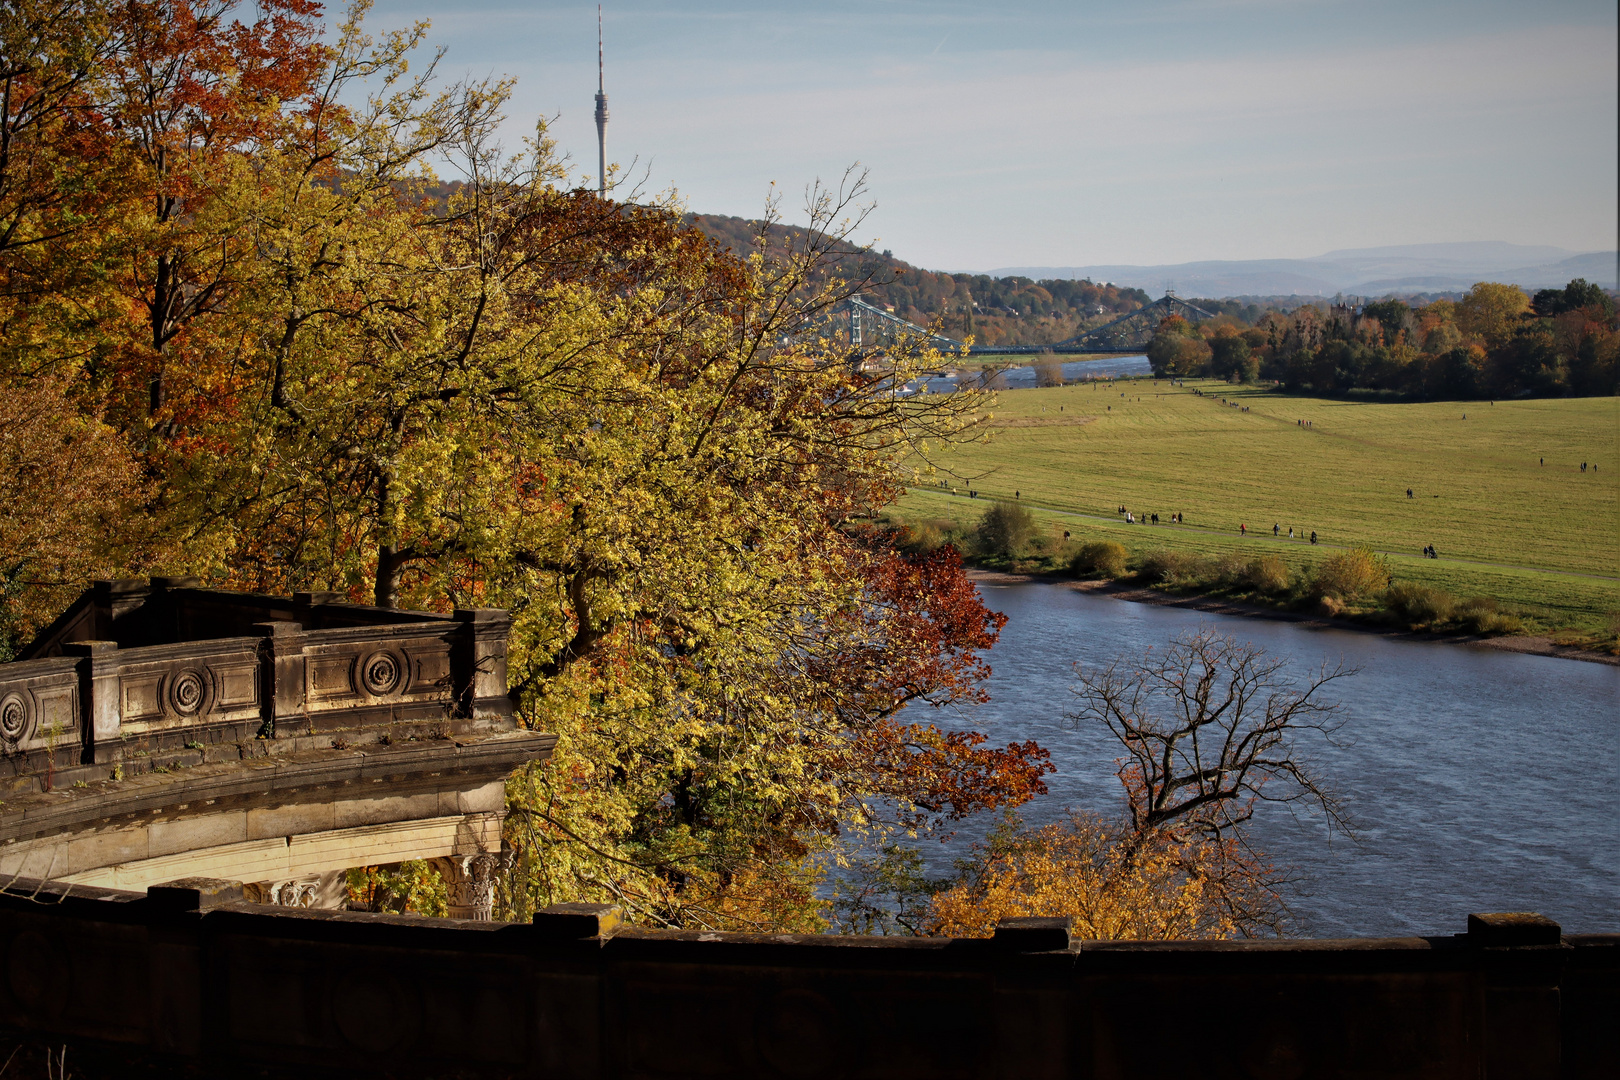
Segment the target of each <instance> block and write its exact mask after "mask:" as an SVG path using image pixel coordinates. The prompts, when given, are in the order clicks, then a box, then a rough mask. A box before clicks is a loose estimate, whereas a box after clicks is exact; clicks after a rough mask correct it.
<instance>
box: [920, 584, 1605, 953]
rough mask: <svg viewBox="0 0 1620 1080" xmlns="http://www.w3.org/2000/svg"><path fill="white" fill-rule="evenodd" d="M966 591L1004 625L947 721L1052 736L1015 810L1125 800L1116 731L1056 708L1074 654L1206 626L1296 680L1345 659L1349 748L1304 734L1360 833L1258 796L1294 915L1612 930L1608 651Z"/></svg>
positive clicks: (1084, 597) (1364, 927) (971, 828)
mask: <svg viewBox="0 0 1620 1080" xmlns="http://www.w3.org/2000/svg"><path fill="white" fill-rule="evenodd" d="M980 588H981V592H982V595H983V596H984V599H985V602H986V603H987V604H988V605H989V606H990V607H992V608H993V609H995V610H997V611H1000V612H1003V613H1004V614H1005V615H1006V616H1007V626H1006V629H1005V630H1003V631H1002V635H1001V640H1000V641H999V642H998V643H997V644H996V646H995V648H994V649H993V650H992V651H991V653H990V656H989V660H990V663H991V664H992V666H993V668H994V674H993V675H992V677H991V679H990V681H989V686H988V689H989V691H990V694H991V701H990V703H988V704H986V705H982V706H975V707H973V708H971V709H968V710H965V715H964V716H963V717H962V719H963V720H965V721H966V722H967V723H968V724H970V725H972V726H975V727H978V728H980V729H981V730H984V731H986V732H988V733H989V734H990V736H991V741H992V742H993V743H996V744H1004V743H1006V742H1008V741H1010V740H1014V739H1029V738H1034V739H1038V740H1039V741H1040V743H1041V745H1043V746H1045V747H1046V748H1047V749H1049V750H1050V751H1051V753H1052V761H1053V763H1054V764H1055V765H1056V766H1057V772H1056V773H1055V774H1053V775H1052V776H1050V777H1049V778H1048V786H1049V788H1050V794H1048V795H1046V796H1043V797H1041V798H1038V799H1036V800H1035V801H1033V802H1031V803H1029V804H1028V805H1026V806H1025V807H1024V808H1023V814H1024V818H1025V820H1026V822H1028V823H1031V824H1041V823H1045V822H1047V821H1050V820H1053V819H1056V818H1058V817H1060V816H1061V815H1062V813H1063V811H1064V809H1065V808H1067V807H1074V808H1076V809H1090V810H1113V809H1116V808H1118V807H1119V806H1120V805H1121V803H1120V796H1119V791H1120V788H1119V781H1118V780H1116V779H1115V778H1114V775H1113V770H1114V760H1115V758H1116V757H1117V756H1118V755H1119V750H1118V744H1117V743H1115V742H1114V741H1113V737H1112V736H1111V735H1110V734H1109V733H1108V732H1107V730H1106V729H1104V728H1102V727H1101V726H1100V725H1098V726H1096V727H1095V728H1076V727H1075V726H1074V725H1072V724H1070V723H1068V722H1066V721H1065V720H1064V719H1063V716H1062V714H1063V713H1064V712H1065V711H1067V710H1069V709H1070V708H1071V707H1072V706H1071V703H1072V701H1073V697H1072V694H1071V693H1070V690H1069V687H1070V686H1071V684H1072V683H1073V676H1072V670H1071V665H1072V664H1073V663H1074V662H1076V661H1079V662H1081V663H1083V664H1087V665H1092V664H1101V663H1105V662H1107V661H1108V660H1109V659H1111V658H1113V657H1115V656H1119V655H1124V656H1128V657H1137V656H1140V655H1141V654H1142V653H1143V652H1144V651H1145V650H1146V649H1147V648H1148V647H1149V646H1150V645H1151V646H1157V647H1159V648H1163V646H1164V645H1165V643H1166V642H1168V641H1169V640H1170V639H1171V638H1173V637H1175V636H1177V635H1179V634H1181V633H1183V632H1185V631H1189V630H1196V629H1198V628H1199V627H1205V626H1207V627H1212V628H1214V629H1216V630H1218V631H1220V632H1222V633H1230V634H1233V635H1235V636H1236V637H1237V638H1238V639H1239V640H1242V641H1249V642H1253V643H1254V644H1255V645H1258V646H1260V647H1261V648H1264V649H1265V650H1267V651H1268V652H1269V653H1271V654H1273V655H1277V656H1283V657H1287V658H1289V660H1290V661H1291V663H1290V669H1289V670H1290V671H1291V672H1292V673H1293V674H1294V675H1295V676H1296V677H1297V676H1303V675H1305V674H1306V673H1308V672H1314V671H1315V670H1316V669H1317V668H1318V667H1320V666H1321V664H1322V663H1323V662H1324V661H1326V662H1328V663H1329V664H1337V663H1338V662H1339V661H1340V660H1341V659H1342V660H1343V661H1344V662H1345V663H1346V664H1347V665H1349V666H1352V667H1356V668H1359V669H1360V673H1359V674H1357V675H1355V676H1354V677H1352V678H1349V679H1344V680H1341V681H1338V682H1336V683H1333V684H1331V688H1332V692H1331V694H1330V699H1331V700H1336V701H1338V702H1340V703H1341V704H1342V706H1343V713H1342V715H1343V716H1344V717H1345V718H1346V719H1347V721H1348V723H1347V724H1346V725H1345V727H1344V729H1343V731H1342V732H1341V735H1342V736H1343V737H1347V738H1348V739H1349V740H1351V745H1346V746H1329V745H1326V744H1323V743H1321V742H1320V740H1318V741H1317V744H1316V745H1313V746H1311V747H1310V749H1311V750H1312V752H1313V756H1314V757H1315V759H1316V762H1317V763H1318V765H1319V766H1320V770H1321V772H1322V773H1323V774H1324V775H1325V776H1326V777H1327V779H1328V780H1329V781H1330V783H1331V784H1332V786H1333V787H1334V788H1336V789H1337V790H1338V791H1339V792H1340V793H1341V794H1342V795H1343V796H1344V798H1345V800H1346V802H1347V803H1348V806H1349V810H1350V813H1351V815H1352V817H1353V818H1354V820H1355V821H1356V823H1357V824H1358V826H1359V828H1360V843H1353V842H1350V841H1348V840H1345V839H1343V838H1340V837H1337V836H1336V837H1334V838H1333V840H1332V842H1331V843H1329V842H1328V840H1327V838H1326V834H1325V832H1324V829H1323V827H1322V826H1321V824H1320V822H1319V821H1318V820H1313V819H1302V820H1296V819H1294V818H1293V817H1292V816H1290V814H1289V813H1288V811H1287V810H1286V809H1285V808H1282V807H1277V806H1270V807H1262V808H1261V810H1260V812H1259V814H1258V815H1257V818H1256V821H1255V823H1254V829H1253V835H1254V837H1255V840H1256V845H1257V846H1258V847H1259V848H1261V849H1262V850H1264V851H1265V852H1267V853H1268V854H1269V855H1270V856H1272V858H1273V859H1274V861H1276V862H1277V863H1279V864H1283V865H1287V866H1290V867H1292V868H1294V869H1295V870H1296V871H1297V872H1298V873H1299V874H1300V876H1301V882H1300V884H1299V886H1297V887H1296V888H1295V890H1294V891H1293V892H1292V893H1290V906H1291V907H1292V908H1293V910H1294V912H1295V914H1296V915H1297V917H1298V919H1299V923H1300V925H1299V926H1298V928H1297V930H1298V932H1300V933H1303V934H1304V935H1306V936H1311V937H1365V936H1374V937H1378V936H1403V935H1410V934H1450V933H1455V932H1460V931H1462V930H1463V929H1464V925H1465V921H1466V917H1467V915H1468V913H1469V912H1478V911H1539V912H1541V913H1542V914H1544V915H1546V916H1548V917H1550V918H1552V919H1554V920H1556V921H1558V922H1559V923H1560V924H1561V925H1562V926H1563V927H1564V928H1565V930H1567V931H1570V932H1595V931H1607V932H1613V931H1615V930H1620V750H1617V741H1620V740H1617V738H1616V736H1617V735H1620V667H1613V666H1610V665H1605V664H1595V663H1588V662H1582V661H1575V660H1564V659H1557V658H1553V657H1543V656H1530V655H1523V654H1517V653H1508V652H1502V651H1498V650H1494V649H1484V648H1478V647H1470V646H1468V645H1462V644H1447V643H1440V642H1420V641H1412V640H1403V639H1396V638H1390V637H1383V636H1380V635H1377V634H1369V633H1359V632H1356V631H1350V630H1324V629H1319V628H1312V627H1309V626H1306V625H1301V624H1297V623H1289V622H1281V621H1271V620H1266V619H1247V618H1242V617H1237V616H1222V615H1213V614H1209V613H1205V612H1198V611H1191V610H1188V609H1184V608H1176V607H1160V606H1155V605H1151V604H1139V603H1132V602H1129V601H1124V600H1117V599H1113V598H1109V597H1106V596H1095V595H1088V594H1086V593H1082V592H1077V591H1075V590H1072V589H1067V588H1064V587H1062V586H1061V585H1054V584H1047V583H1028V584H1014V585H988V584H987V585H981V586H980ZM941 719H945V718H941ZM1341 741H1343V740H1342V739H1341ZM987 825H988V822H986V821H983V820H978V821H973V822H969V823H968V827H967V828H964V829H963V830H961V831H960V832H959V833H958V836H957V838H956V839H955V840H954V841H952V842H951V843H950V844H948V845H946V846H945V848H944V849H943V850H942V849H941V848H940V847H939V846H938V845H929V847H928V849H927V852H926V853H927V855H928V861H929V864H930V866H931V867H933V868H934V869H935V870H936V872H937V871H939V870H942V869H946V868H948V867H949V865H950V858H951V856H952V855H954V854H960V853H961V852H962V851H963V850H965V848H966V846H967V845H968V843H970V842H971V840H972V839H973V838H974V837H975V836H978V835H982V831H983V829H984V828H985V827H987Z"/></svg>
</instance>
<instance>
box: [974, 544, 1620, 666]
mask: <svg viewBox="0 0 1620 1080" xmlns="http://www.w3.org/2000/svg"><path fill="white" fill-rule="evenodd" d="M967 576H968V579H969V580H970V581H973V582H974V583H976V584H984V585H1022V584H1032V583H1039V584H1043V585H1060V586H1062V587H1064V588H1067V589H1072V590H1074V591H1075V592H1083V593H1091V594H1094V595H1099V596H1107V597H1109V598H1111V599H1114V600H1128V601H1130V602H1132V603H1136V604H1152V605H1155V606H1158V607H1178V608H1186V609H1190V610H1194V611H1207V612H1210V613H1212V614H1216V615H1232V616H1241V617H1244V618H1257V619H1269V620H1271V621H1274V622H1289V623H1296V624H1302V625H1304V626H1306V627H1311V626H1317V627H1321V628H1323V629H1334V630H1354V631H1357V632H1359V633H1364V634H1376V635H1378V636H1380V637H1385V638H1392V639H1404V640H1408V641H1435V642H1448V643H1452V644H1457V645H1479V646H1483V647H1485V648H1488V649H1499V650H1501V651H1503V652H1514V653H1524V654H1527V655H1531V656H1551V657H1556V658H1558V659H1562V660H1585V661H1588V662H1591V663H1596V664H1608V665H1610V666H1614V667H1620V656H1615V655H1613V654H1610V653H1604V652H1599V651H1597V650H1595V649H1583V648H1579V647H1577V646H1572V645H1562V644H1559V643H1558V642H1555V641H1554V640H1552V638H1550V637H1547V636H1545V635H1540V634H1523V635H1514V636H1504V637H1487V636H1484V635H1478V634H1431V633H1425V632H1422V631H1415V630H1406V629H1402V628H1400V627H1395V626H1379V625H1377V624H1374V623H1367V622H1362V621H1360V620H1356V619H1339V618H1334V617H1332V616H1329V615H1323V614H1319V613H1315V612H1302V611H1290V610H1287V609H1285V608H1276V607H1268V606H1266V605H1264V604H1251V603H1245V602H1243V601H1241V600H1230V599H1224V598H1222V597H1215V596H1200V595H1180V594H1176V593H1168V592H1163V591H1160V590H1158V589H1151V588H1146V587H1144V586H1141V585H1135V584H1131V583H1129V582H1120V581H1081V580H1076V579H1075V578H1072V577H1065V576H1063V575H1060V574H1019V573H1008V572H1006V571H1003V570H984V569H980V568H978V567H969V568H968V569H967Z"/></svg>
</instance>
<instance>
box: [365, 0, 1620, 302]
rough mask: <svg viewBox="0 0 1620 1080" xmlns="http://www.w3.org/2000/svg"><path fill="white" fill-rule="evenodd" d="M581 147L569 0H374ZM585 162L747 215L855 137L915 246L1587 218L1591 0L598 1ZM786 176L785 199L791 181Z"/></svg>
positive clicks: (1137, 251)
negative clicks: (600, 12) (599, 64)
mask: <svg viewBox="0 0 1620 1080" xmlns="http://www.w3.org/2000/svg"><path fill="white" fill-rule="evenodd" d="M415 18H429V19H431V20H432V21H433V32H432V37H433V39H434V40H435V41H437V42H438V43H440V44H443V45H445V46H447V47H448V50H449V51H448V54H447V56H446V58H445V61H444V63H445V65H446V68H445V70H446V71H447V72H450V73H452V74H461V73H469V74H479V75H484V74H510V75H513V76H516V77H517V79H518V87H517V93H516V97H515V99H514V101H513V108H512V120H511V129H512V133H513V135H514V137H516V136H517V135H519V134H520V133H521V129H526V128H528V127H529V126H530V125H532V123H533V118H534V117H535V116H536V115H538V114H544V115H547V116H554V117H555V118H556V120H555V126H554V129H553V130H554V134H555V135H556V137H557V138H558V140H559V142H560V143H561V145H562V147H563V148H564V149H565V150H566V151H568V152H569V153H570V155H571V156H572V159H573V162H574V164H575V166H576V168H577V169H578V170H579V171H580V172H581V173H592V174H594V173H595V171H596V133H595V128H594V124H593V122H592V117H591V110H592V105H593V102H592V94H593V93H594V92H595V90H596V71H595V67H596V7H595V5H594V4H566V3H553V2H550V0H538V2H533V0H531V2H528V3H502V2H499V0H466V2H461V3H457V4H454V5H445V4H442V3H428V2H423V0H379V3H378V4H377V6H376V8H375V9H374V11H373V13H372V16H371V18H370V20H369V23H370V25H371V26H373V27H374V28H377V29H382V28H391V27H395V26H399V25H401V24H403V23H405V22H407V21H409V20H411V19H415ZM605 22H606V37H607V91H608V99H609V110H610V112H611V114H612V121H611V123H610V124H609V126H608V156H609V160H610V161H614V162H619V163H621V164H623V165H626V166H628V165H629V164H630V163H631V162H632V161H633V160H634V161H637V162H638V166H637V173H638V175H639V174H640V173H641V172H642V171H646V174H647V176H648V186H649V187H650V188H652V189H654V190H663V189H668V188H673V189H676V190H677V191H678V192H679V194H680V195H681V197H682V198H683V199H684V200H685V202H686V205H687V206H688V208H690V209H692V210H697V211H702V212H706V213H722V214H737V215H740V216H748V217H752V216H757V215H758V213H759V211H760V209H761V207H762V205H763V203H764V201H765V197H766V194H767V192H768V190H769V185H770V183H771V182H772V181H776V182H777V184H778V186H779V187H780V188H783V189H785V190H786V191H787V192H788V193H789V194H790V195H791V196H797V194H798V193H799V192H801V191H802V189H803V187H804V185H805V184H806V183H807V182H808V181H811V180H813V179H815V178H817V177H821V178H823V179H826V178H836V177H837V176H838V175H839V174H841V173H842V171H843V169H844V167H845V166H847V165H849V164H850V163H852V162H856V161H859V162H860V163H862V164H863V165H864V166H866V167H867V168H869V169H870V170H871V179H870V183H871V189H872V198H873V201H874V202H875V203H876V210H875V211H874V212H873V214H872V216H871V217H870V218H869V219H868V221H867V226H866V229H865V233H866V235H865V237H863V238H864V239H875V240H877V241H878V243H879V246H881V247H886V248H892V249H893V250H894V253H895V254H896V255H898V256H900V257H902V258H905V259H907V260H909V261H911V262H914V263H917V264H920V265H922V266H926V267H930V268H935V269H951V270H964V269H974V270H977V269H991V268H995V267H1001V266H1011V265H1077V264H1086V263H1103V262H1128V263H1158V262H1179V261H1184V260H1192V259H1238V258H1265V257H1303V256H1310V255H1319V254H1322V253H1323V252H1326V251H1328V250H1331V249H1335V248H1345V247H1364V246H1372V245H1382V244H1402V243H1428V242H1437V241H1450V240H1507V241H1511V242H1515V243H1526V244H1556V245H1559V246H1562V247H1566V248H1569V249H1572V250H1576V251H1592V250H1599V249H1610V248H1613V247H1614V246H1615V242H1616V227H1617V221H1616V199H1617V168H1616V158H1617V135H1616V130H1617V126H1620V118H1617V110H1616V85H1617V82H1620V73H1617V61H1616V5H1615V3H1614V0H1590V2H1588V0H1535V2H1521V0H1515V2H1500V3H1498V2H1491V0H1471V2H1468V3H1445V2H1433V3H1430V2H1425V0H1406V2H1398V3H1397V2H1384V0H1357V2H1354V3H1350V2H1343V3H1340V2H1333V0H1317V2H1311V0H1302V2H1292V3H1285V2H1267V0H1185V2H1170V0H1134V2H1124V0H1121V2H1117V3H1110V4H1100V3H1080V2H1071V3H1041V2H1034V0H1029V2H1003V3H996V4H988V3H924V2H917V0H864V2H862V3H848V2H845V0H822V2H820V3H803V2H798V3H784V2H775V0H770V2H754V3H743V2H740V0H693V2H688V3H660V2H657V0H613V2H611V3H608V4H606V5H605ZM796 201H798V200H796V199H795V198H789V199H788V200H787V207H786V208H787V209H789V210H792V209H794V204H795V202H796Z"/></svg>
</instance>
